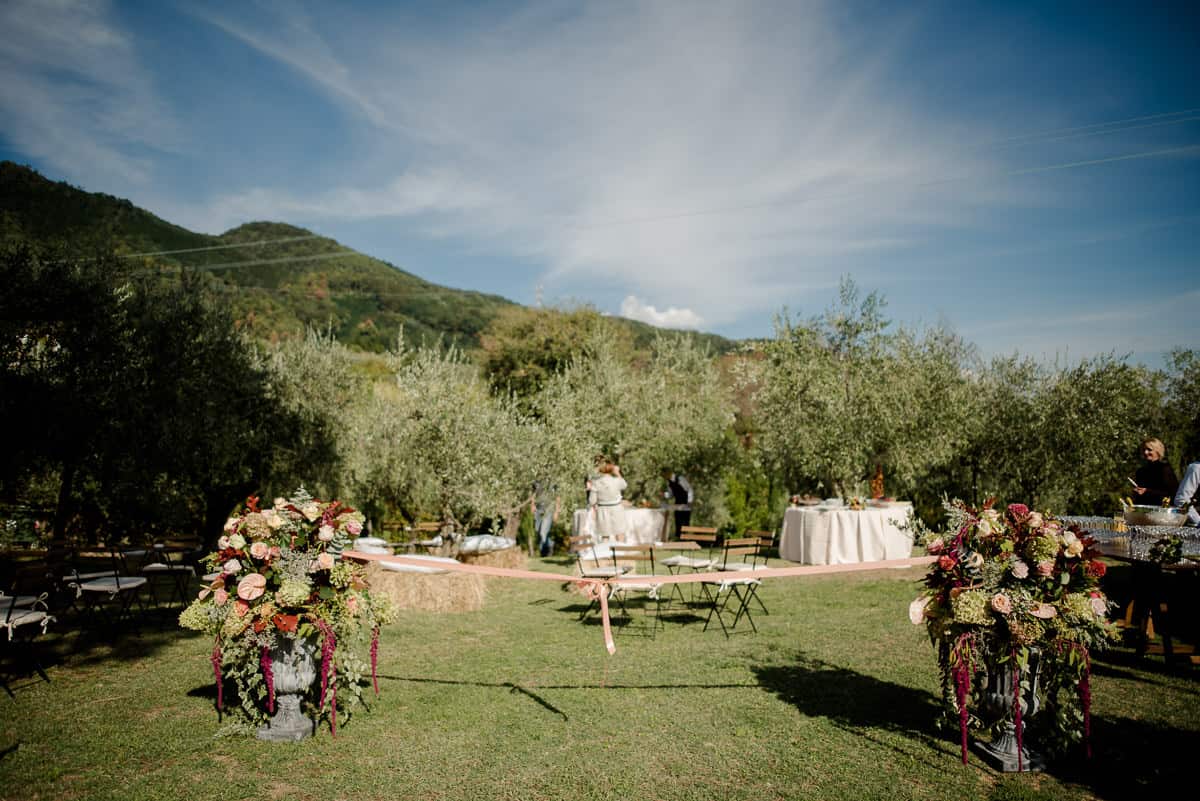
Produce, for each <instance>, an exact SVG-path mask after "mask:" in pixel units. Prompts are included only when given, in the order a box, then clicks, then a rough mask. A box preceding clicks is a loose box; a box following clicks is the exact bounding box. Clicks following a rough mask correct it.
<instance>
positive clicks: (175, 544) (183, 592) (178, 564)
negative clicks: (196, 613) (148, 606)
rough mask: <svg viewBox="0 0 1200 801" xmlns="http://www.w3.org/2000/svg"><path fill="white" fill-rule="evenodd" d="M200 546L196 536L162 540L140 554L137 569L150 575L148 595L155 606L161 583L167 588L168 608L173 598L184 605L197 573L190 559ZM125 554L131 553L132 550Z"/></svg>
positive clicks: (186, 602)
mask: <svg viewBox="0 0 1200 801" xmlns="http://www.w3.org/2000/svg"><path fill="white" fill-rule="evenodd" d="M199 548H200V545H199V542H198V541H196V540H177V539H176V540H165V541H163V542H156V543H154V545H153V546H152V547H150V548H146V549H145V550H144V551H143V552H142V553H141V554H140V555H141V557H142V560H143V561H142V569H141V571H140V572H141V574H142V575H143V576H145V577H146V578H147V579H149V583H148V586H149V588H150V599H151V603H153V604H154V606H155V607H157V606H158V586H159V585H160V584H163V583H165V584H166V585H167V586H168V588H169V589H168V595H167V601H166V606H167V607H168V608H169V607H170V606H171V605H172V603H173V602H174V601H175V600H176V599H178V600H179V604H180V606H181V607H184V606H187V604H188V601H189V600H190V599H189V598H188V590H189V589H190V588H191V584H192V579H193V578H195V576H196V570H195V568H194V567H193V566H192V564H191V561H190V560H191V558H192V556H193V554H195V553H196V552H197V551H198V550H199ZM126 554H127V555H131V552H128V551H127V552H126Z"/></svg>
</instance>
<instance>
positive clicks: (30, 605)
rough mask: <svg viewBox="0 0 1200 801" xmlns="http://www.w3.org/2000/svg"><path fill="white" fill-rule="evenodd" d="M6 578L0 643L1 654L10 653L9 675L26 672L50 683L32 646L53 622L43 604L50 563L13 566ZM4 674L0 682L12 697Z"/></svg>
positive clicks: (49, 583) (48, 585)
mask: <svg viewBox="0 0 1200 801" xmlns="http://www.w3.org/2000/svg"><path fill="white" fill-rule="evenodd" d="M5 578H6V582H5V584H4V585H3V586H4V591H3V592H2V593H0V624H2V625H3V628H4V632H3V633H0V637H2V641H0V642H2V646H3V649H4V651H6V652H8V653H10V654H12V663H13V668H12V669H13V673H12V675H13V676H19V675H24V672H25V670H26V669H29V670H31V671H33V672H36V673H37V674H38V675H39V676H40V677H41V678H42V680H43V681H50V677H49V676H47V675H46V670H45V668H43V667H42V663H41V660H39V659H38V657H37V652H36V650H35V646H34V640H35V639H36V638H37V637H38V635H40V634H45V633H46V627H47V626H48V625H49V624H50V623H53V622H54V616H53V615H51V614H50V611H49V607H48V606H47V603H46V602H47V599H48V598H49V596H50V592H51V590H52V588H53V574H52V572H51V570H50V567H49V564H48V563H47V562H45V561H43V560H35V561H30V562H21V563H18V564H15V565H12V567H11V574H10V575H7V576H5ZM7 675H8V674H4V675H0V683H2V684H3V685H4V690H5V691H6V692H7V693H8V694H9V695H12V694H13V691H12V688H11V687H10V686H9V683H8V679H7V678H6V676H7Z"/></svg>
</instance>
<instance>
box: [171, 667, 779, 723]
mask: <svg viewBox="0 0 1200 801" xmlns="http://www.w3.org/2000/svg"><path fill="white" fill-rule="evenodd" d="M379 678H380V680H385V679H386V680H388V681H405V682H412V683H414V684H444V685H450V686H457V687H494V688H496V689H500V690H508V691H509V692H510V693H516V694H518V695H523V696H525V697H526V698H529V699H530V700H532V701H533V702H535V703H536V704H537V705H538V706H540V707H542V708H543V709H545V710H546V711H548V712H552V713H553V714H555V715H558V716H560V717H561V718H562V719H563V720H570V717H568V716H567V713H566V712H563V711H562V710H561V709H559V708H558V707H556V706H554V704H552V703H550V702H549V701H547V700H546V699H545V698H543V697H542V696H541V695H538V694H537V693H536V692H534V690H533V689H531V688H529V687H523V686H521V685H519V684H516V683H514V682H511V681H465V680H460V679H429V678H423V677H419V676H385V675H380V677H379ZM757 687H758V685H757V684H539V685H538V686H537V687H536V689H538V690H638V691H641V690H726V689H754V688H757ZM193 692H194V691H193Z"/></svg>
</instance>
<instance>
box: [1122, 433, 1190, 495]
mask: <svg viewBox="0 0 1200 801" xmlns="http://www.w3.org/2000/svg"><path fill="white" fill-rule="evenodd" d="M1166 456H1167V448H1166V446H1165V445H1163V444H1162V440H1158V439H1153V438H1151V439H1148V440H1145V441H1144V442H1142V447H1141V457H1142V461H1143V462H1144V463H1143V464H1142V466H1141V467H1139V468H1138V469H1137V472H1136V473H1134V474H1133V478H1134V484H1136V486H1135V487H1134V488H1133V494H1134V495H1135V496H1136V497H1135V498H1134V501H1135V502H1136V503H1138V504H1141V505H1143V506H1161V505H1162V502H1163V500H1164V499H1167V500H1168V501H1169V500H1170V499H1172V498H1174V497H1175V490H1177V489H1178V488H1179V479H1177V478H1176V477H1175V471H1174V470H1172V469H1171V465H1169V464H1167V461H1166Z"/></svg>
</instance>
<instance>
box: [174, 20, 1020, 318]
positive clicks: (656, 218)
mask: <svg viewBox="0 0 1200 801" xmlns="http://www.w3.org/2000/svg"><path fill="white" fill-rule="evenodd" d="M476 13H478V14H481V15H482V14H486V13H489V12H485V11H479V12H476ZM246 14H247V15H250V14H251V12H249V11H247V12H246ZM321 14H322V11H321V10H319V9H318V10H314V11H313V12H312V15H313V16H312V18H311V19H309V18H305V17H299V16H298V15H297V14H296V13H295V12H293V11H288V12H286V13H283V12H280V13H279V14H278V15H277V16H276V18H275V20H274V23H272V21H271V20H270V19H264V18H263V17H261V16H257V12H255V13H254V15H253V18H250V17H241V16H239V17H238V18H237V19H232V18H230V17H229V16H228V15H226V16H222V17H217V16H216V15H212V14H209V15H207V16H206V17H205V18H206V19H209V20H210V21H211V22H213V23H214V24H215V25H218V26H219V27H220V28H221V29H223V30H225V31H227V32H228V33H229V34H230V35H232V36H234V37H235V38H236V39H237V40H238V41H240V42H242V43H244V44H246V45H248V46H250V47H253V48H255V49H256V50H257V51H259V52H260V53H262V54H264V55H267V56H270V57H272V58H275V59H277V60H279V61H280V63H282V64H286V65H288V66H289V67H291V68H293V69H295V70H296V71H297V73H298V74H299V75H302V76H304V77H306V78H307V79H309V80H310V81H311V83H312V85H313V86H314V87H315V88H317V89H319V90H321V91H324V92H325V93H326V94H327V95H328V96H329V97H330V98H331V99H333V100H335V101H336V102H339V103H341V104H343V106H345V107H346V108H348V109H350V110H351V111H352V112H353V116H354V117H356V118H358V119H366V120H368V121H370V123H371V125H372V126H373V127H374V134H373V135H370V136H368V135H367V134H363V133H360V134H359V135H360V136H361V137H363V138H364V139H368V140H369V141H370V144H369V146H368V147H367V148H366V150H367V151H368V152H369V156H363V157H361V158H358V159H356V158H355V157H354V156H350V157H348V158H345V163H346V165H347V170H346V175H347V179H346V181H347V183H346V185H345V186H342V187H335V188H329V187H307V188H304V189H295V188H289V187H270V188H267V187H259V188H253V187H249V188H246V189H244V190H240V191H237V192H233V193H230V194H229V195H228V196H225V197H221V198H217V199H215V200H213V201H212V202H211V203H209V204H207V205H208V208H206V209H199V210H196V211H195V212H193V213H192V215H190V218H191V219H210V220H215V219H218V218H219V219H222V220H224V221H225V222H227V223H231V224H232V223H234V222H237V220H235V219H233V218H232V216H231V215H233V214H234V213H243V212H250V211H252V212H253V214H252V216H255V217H268V218H284V219H286V218H287V217H288V216H289V215H292V216H295V215H296V214H299V213H304V214H306V215H307V216H308V219H309V220H310V221H312V222H313V223H316V222H317V220H319V218H321V217H326V218H336V219H362V218H368V217H377V216H381V215H385V216H388V215H390V216H396V217H402V218H409V219H408V220H407V222H408V223H409V224H410V226H411V228H415V230H418V231H423V232H424V233H425V234H427V235H429V236H454V237H460V238H463V239H465V240H467V241H470V242H473V243H474V244H475V245H476V247H477V249H482V250H485V251H491V252H494V253H497V254H498V255H501V256H504V257H508V258H516V259H521V260H523V261H532V262H535V263H540V264H543V265H545V275H544V276H543V277H542V282H543V283H545V285H546V288H547V290H548V291H549V292H550V293H551V294H559V293H562V292H569V293H570V294H572V295H578V294H579V293H580V292H583V293H588V294H595V293H597V292H608V293H613V292H616V293H620V294H618V295H617V297H621V296H623V295H625V294H633V295H636V296H640V297H663V296H670V297H672V298H673V299H675V301H676V302H678V303H680V304H681V305H682V306H684V307H686V308H688V309H694V310H695V312H696V313H697V314H698V315H702V316H703V318H704V319H705V320H707V321H709V322H710V323H711V324H714V325H720V324H722V323H725V322H728V321H730V320H732V319H735V318H738V317H740V316H744V315H745V314H747V313H760V314H765V313H768V312H769V311H773V310H774V309H776V308H778V306H779V305H780V303H781V298H782V297H789V296H790V297H791V298H793V299H794V298H796V297H798V296H799V297H802V296H803V294H804V293H805V292H807V291H810V290H811V289H812V288H813V287H817V286H822V287H823V286H828V285H829V284H830V283H831V281H836V277H837V276H839V275H841V274H843V273H846V272H853V271H855V268H856V265H859V264H861V263H863V262H864V260H868V259H872V258H875V257H877V255H878V254H879V253H881V252H889V251H892V250H894V249H896V248H900V247H905V246H907V245H908V244H909V241H910V239H911V237H912V236H913V230H918V231H919V230H922V229H923V228H926V227H941V226H947V225H958V224H961V223H963V222H964V221H966V220H969V219H970V218H971V216H972V215H973V214H974V213H975V212H976V211H977V210H979V209H980V208H987V207H989V206H991V205H993V204H995V203H998V202H1002V201H1004V200H1006V199H1007V198H1006V197H1005V195H1003V194H1002V193H1001V192H1002V190H1001V189H998V188H997V187H996V185H995V184H994V183H993V184H989V183H987V182H980V181H975V182H972V181H967V182H963V183H959V184H955V185H954V191H953V192H950V193H948V192H947V191H946V189H945V187H941V188H939V187H934V186H930V185H929V184H930V182H931V181H933V180H936V179H939V178H944V177H946V176H961V175H972V174H981V173H986V172H988V171H989V170H992V169H994V165H992V164H991V163H989V162H988V161H987V159H986V158H985V157H984V156H981V155H980V154H979V152H978V151H976V152H975V153H974V154H973V155H972V154H969V152H968V151H963V150H962V149H961V148H957V147H955V145H956V143H958V142H959V141H962V140H964V139H965V140H967V141H970V142H978V141H983V140H987V139H989V138H992V137H991V136H990V135H988V134H986V133H984V132H980V131H974V132H972V131H971V130H970V126H969V125H965V124H963V123H961V122H958V123H955V124H953V125H951V124H948V121H947V120H946V119H944V118H938V117H935V116H933V115H931V114H929V113H928V110H927V109H919V108H915V107H910V105H906V103H907V102H908V101H907V100H906V98H905V97H904V96H903V95H902V94H901V93H899V92H897V84H896V83H895V81H894V80H891V79H890V76H889V75H888V74H887V70H888V68H889V63H888V59H887V56H886V55H881V54H882V53H886V51H887V47H886V45H887V43H886V42H883V43H879V42H874V44H875V45H881V44H882V45H883V46H881V47H876V48H875V49H873V50H870V51H866V50H864V49H862V47H861V45H862V43H861V42H859V43H857V44H851V43H849V42H847V41H846V40H845V36H844V31H843V30H842V29H841V28H840V27H839V22H838V21H837V20H836V19H835V17H836V7H834V8H833V9H832V10H831V9H828V8H826V7H824V6H822V5H821V4H816V5H808V4H806V5H802V6H798V5H796V4H792V3H784V2H780V3H755V4H742V3H730V4H721V3H713V4H704V5H699V4H696V3H692V2H682V1H679V2H666V0H664V1H663V2H656V3H605V4H585V5H582V6H578V7H575V6H572V7H570V8H569V9H566V10H564V9H563V8H562V7H559V6H556V5H553V4H551V5H538V4H533V5H530V6H527V7H525V8H523V9H519V10H517V11H513V12H511V13H510V15H509V16H507V17H505V18H502V19H496V18H494V17H492V18H483V17H480V18H478V19H476V20H475V21H474V22H472V20H471V18H469V17H467V18H456V23H455V28H454V30H453V31H441V32H440V33H438V34H437V35H431V34H430V31H429V30H428V29H421V30H414V29H413V28H414V26H412V25H410V24H409V22H410V20H406V19H405V18H403V17H402V16H395V17H392V18H388V17H387V16H386V15H385V14H383V13H378V12H377V13H373V14H372V16H371V18H370V19H364V20H357V19H356V18H355V17H354V16H353V15H342V14H336V15H335V14H333V13H332V12H328V16H325V17H322V16H320V15H321ZM396 14H398V15H399V14H402V12H396ZM864 52H869V53H874V54H875V55H870V54H868V55H865V56H864ZM331 157H334V154H331ZM368 165H369V166H368ZM415 176H426V177H432V178H430V179H429V180H428V181H427V182H426V185H425V186H424V188H421V187H418V186H417V184H418V183H420V181H421V180H423V179H419V178H417V177H415ZM1005 191H1006V190H1005ZM914 226H915V229H914ZM901 229H906V230H905V231H904V233H903V234H901V233H899V232H900V230H901Z"/></svg>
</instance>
